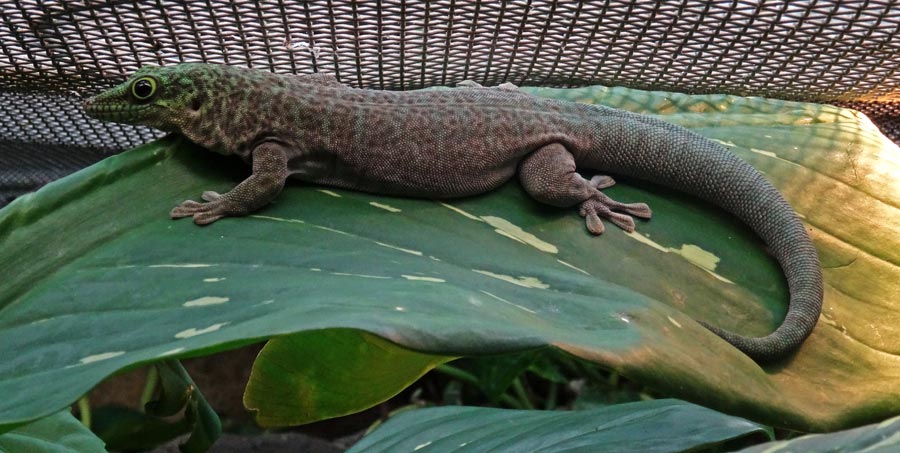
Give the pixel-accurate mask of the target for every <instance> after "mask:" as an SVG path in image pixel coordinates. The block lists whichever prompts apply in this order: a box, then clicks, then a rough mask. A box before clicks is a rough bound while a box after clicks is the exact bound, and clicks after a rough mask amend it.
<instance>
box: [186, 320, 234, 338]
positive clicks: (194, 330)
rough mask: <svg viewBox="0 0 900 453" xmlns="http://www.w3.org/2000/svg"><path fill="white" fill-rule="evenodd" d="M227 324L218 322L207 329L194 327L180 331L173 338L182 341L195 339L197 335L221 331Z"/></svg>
mask: <svg viewBox="0 0 900 453" xmlns="http://www.w3.org/2000/svg"><path fill="white" fill-rule="evenodd" d="M228 324H229V323H228V322H220V323H217V324H213V325H211V326H209V327H204V328H202V329H197V328H195V327H192V328H190V329H187V330H182V331H181V332H178V333H176V334H175V338H181V339H184V338H190V337H196V336H197V335H203V334H205V333H210V332H215V331H217V330H219V329H221V328H222V327H223V326H226V325H228Z"/></svg>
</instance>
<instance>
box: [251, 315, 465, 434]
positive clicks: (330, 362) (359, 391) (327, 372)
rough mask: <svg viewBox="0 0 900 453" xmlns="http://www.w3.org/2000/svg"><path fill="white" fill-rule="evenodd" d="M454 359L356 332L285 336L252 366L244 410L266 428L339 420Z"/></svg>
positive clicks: (327, 332)
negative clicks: (252, 413)
mask: <svg viewBox="0 0 900 453" xmlns="http://www.w3.org/2000/svg"><path fill="white" fill-rule="evenodd" d="M451 359H452V357H444V356H438V355H430V354H422V353H418V352H415V351H410V350H408V349H404V348H400V347H397V346H396V345H394V344H393V343H391V342H389V341H385V340H383V339H381V338H379V337H376V336H374V335H372V334H369V333H366V332H361V331H359V330H353V329H328V330H316V331H309V332H302V333H298V334H294V335H286V336H281V337H277V338H274V339H272V340H270V341H269V342H268V343H267V344H266V346H265V347H264V348H263V349H262V351H260V353H259V356H258V357H257V359H256V362H254V363H253V371H252V373H251V375H250V381H249V382H248V383H247V389H246V391H245V393H244V406H246V407H247V409H249V410H250V411H252V412H254V413H255V414H254V415H255V419H256V422H257V423H259V424H260V425H261V426H264V427H265V426H288V425H299V424H303V423H309V422H313V421H316V420H321V419H324V418H331V417H339V416H341V415H347V414H352V413H355V412H359V411H361V410H363V409H367V408H369V407H372V406H374V405H376V404H378V403H381V402H384V401H386V400H388V399H390V398H391V397H392V396H394V395H396V394H397V393H399V392H400V391H401V390H403V389H404V388H406V387H407V386H408V385H409V384H412V383H413V382H414V381H415V380H416V379H418V378H419V377H421V376H422V375H423V374H425V373H426V372H428V370H430V369H432V368H434V366H435V365H437V364H440V363H444V362H446V361H448V360H451Z"/></svg>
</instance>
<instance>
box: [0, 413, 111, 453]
mask: <svg viewBox="0 0 900 453" xmlns="http://www.w3.org/2000/svg"><path fill="white" fill-rule="evenodd" d="M105 451H106V449H105V448H104V445H103V441H102V440H100V439H98V438H97V436H95V435H94V434H92V433H91V431H90V430H89V429H87V428H86V427H85V426H84V425H82V424H81V422H79V421H78V420H76V419H75V417H73V416H72V414H71V413H69V411H68V410H65V411H61V412H58V413H56V414H53V415H50V416H48V417H44V418H42V419H40V420H35V421H33V422H31V423H26V424H24V425H21V426H17V427H15V428H13V429H12V430H10V431H7V432H3V433H0V452H2V453H25V452H28V453H96V452H105Z"/></svg>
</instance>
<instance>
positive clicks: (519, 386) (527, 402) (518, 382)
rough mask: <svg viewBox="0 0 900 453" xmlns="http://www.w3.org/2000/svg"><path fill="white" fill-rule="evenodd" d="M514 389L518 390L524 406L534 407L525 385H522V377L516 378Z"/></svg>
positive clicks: (517, 392)
mask: <svg viewBox="0 0 900 453" xmlns="http://www.w3.org/2000/svg"><path fill="white" fill-rule="evenodd" d="M512 385H513V391H515V392H516V396H518V397H519V402H520V403H521V405H522V407H524V408H525V409H534V405H533V404H531V400H530V399H529V398H528V393H526V392H525V387H523V386H522V379H520V378H518V377H517V378H516V379H515V380H514V381H513V384H512Z"/></svg>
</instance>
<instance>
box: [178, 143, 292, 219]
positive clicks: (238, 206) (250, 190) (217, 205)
mask: <svg viewBox="0 0 900 453" xmlns="http://www.w3.org/2000/svg"><path fill="white" fill-rule="evenodd" d="M285 151H286V150H285V148H284V146H283V145H280V144H278V143H274V142H263V143H261V144H260V145H257V146H256V148H254V149H253V152H252V154H251V156H252V159H253V174H252V175H250V177H249V178H247V179H245V180H244V181H242V182H241V183H240V184H238V185H237V186H235V188H234V189H231V190H230V191H228V192H227V193H225V194H222V195H220V194H218V193H216V192H212V191H207V192H203V199H204V200H206V201H207V203H198V202H196V201H194V200H186V201H184V202H183V203H181V204H180V205H178V206H176V207H175V208H174V209H172V212H171V213H170V215H171V216H172V218H173V219H179V218H182V217H188V216H193V217H194V223H196V224H197V225H207V224H210V223H213V222H215V221H216V220H219V219H221V218H222V217H226V216H228V217H234V216H242V215H247V214H250V213H251V212H253V211H256V210H257V209H259V208H261V207H263V206H265V205H266V204H268V203H269V202H270V201H272V200H273V199H275V197H276V196H278V194H279V193H281V189H282V188H283V187H284V181H285V180H286V179H287V177H288V175H289V174H290V173H289V172H288V166H287V154H286V153H285Z"/></svg>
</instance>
